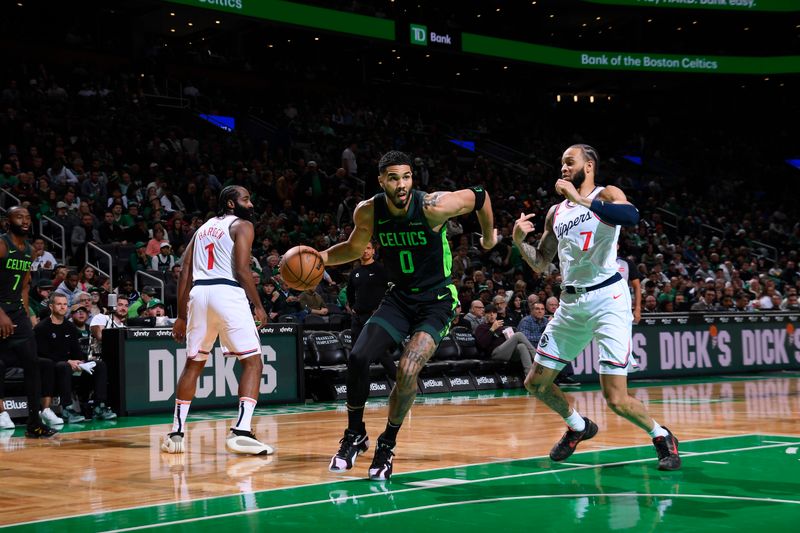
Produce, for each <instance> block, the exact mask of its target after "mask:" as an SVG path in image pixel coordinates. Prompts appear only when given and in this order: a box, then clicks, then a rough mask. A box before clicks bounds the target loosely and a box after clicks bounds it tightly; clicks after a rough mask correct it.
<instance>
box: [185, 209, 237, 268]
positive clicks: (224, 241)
mask: <svg viewBox="0 0 800 533" xmlns="http://www.w3.org/2000/svg"><path fill="white" fill-rule="evenodd" d="M238 219H239V217H237V216H234V215H225V216H224V217H214V218H212V219H210V220H208V221H207V222H206V223H205V224H203V225H202V226H200V228H199V229H198V230H197V232H195V234H194V237H193V238H194V252H193V254H192V279H193V280H195V281H197V280H201V279H227V280H230V281H234V282H235V281H236V277H235V276H234V275H233V239H232V238H231V231H230V230H231V224H233V223H234V222H236V221H237V220H238Z"/></svg>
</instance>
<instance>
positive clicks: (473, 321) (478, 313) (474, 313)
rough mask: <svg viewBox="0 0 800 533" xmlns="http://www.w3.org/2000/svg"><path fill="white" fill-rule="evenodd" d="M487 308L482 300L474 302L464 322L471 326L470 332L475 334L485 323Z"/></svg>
mask: <svg viewBox="0 0 800 533" xmlns="http://www.w3.org/2000/svg"><path fill="white" fill-rule="evenodd" d="M485 309H486V306H485V305H484V303H483V302H482V301H481V300H473V301H472V303H471V304H470V306H469V312H468V313H467V314H466V315H464V320H465V321H466V322H467V323H468V324H469V325H470V330H471V331H472V332H473V333H475V329H476V328H477V327H478V326H479V325H481V324H482V323H483V317H484V316H485Z"/></svg>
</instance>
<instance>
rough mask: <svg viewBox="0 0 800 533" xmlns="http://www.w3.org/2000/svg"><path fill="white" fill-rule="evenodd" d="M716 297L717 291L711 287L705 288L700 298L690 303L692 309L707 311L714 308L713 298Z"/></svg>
mask: <svg viewBox="0 0 800 533" xmlns="http://www.w3.org/2000/svg"><path fill="white" fill-rule="evenodd" d="M716 297H717V292H716V291H714V290H713V289H706V291H705V292H703V294H702V296H700V299H699V300H698V301H697V302H695V303H694V304H693V305H692V309H691V310H692V311H702V312H708V311H713V310H714V300H715V299H716Z"/></svg>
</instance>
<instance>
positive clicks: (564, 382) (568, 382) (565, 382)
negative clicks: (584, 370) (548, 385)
mask: <svg viewBox="0 0 800 533" xmlns="http://www.w3.org/2000/svg"><path fill="white" fill-rule="evenodd" d="M556 385H561V386H563V387H580V386H581V382H580V381H575V380H574V379H573V378H572V377H571V376H564V377H563V378H558V379H557V380H556Z"/></svg>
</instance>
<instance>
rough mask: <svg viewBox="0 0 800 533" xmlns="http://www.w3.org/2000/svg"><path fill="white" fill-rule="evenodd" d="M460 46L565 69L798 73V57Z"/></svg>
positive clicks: (490, 40)
mask: <svg viewBox="0 0 800 533" xmlns="http://www.w3.org/2000/svg"><path fill="white" fill-rule="evenodd" d="M798 2H800V0H798ZM461 47H462V50H463V51H464V52H467V53H472V54H480V55H485V56H493V57H500V58H504V59H512V60H515V61H527V62H531V63H541V64H544V65H554V66H559V67H567V68H582V69H596V70H634V71H644V72H646V71H649V72H680V73H705V74H792V73H798V72H800V56H773V57H750V56H702V55H677V54H657V53H653V54H651V53H634V52H596V51H581V50H568V49H566V48H556V47H554V46H544V45H539V44H531V43H525V42H521V41H512V40H509V39H500V38H498V37H489V36H486V35H477V34H474V33H463V34H462V35H461Z"/></svg>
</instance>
